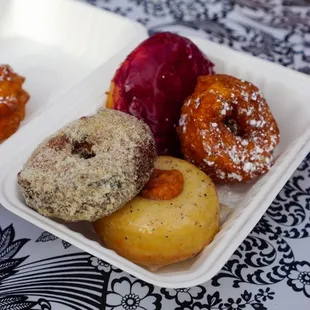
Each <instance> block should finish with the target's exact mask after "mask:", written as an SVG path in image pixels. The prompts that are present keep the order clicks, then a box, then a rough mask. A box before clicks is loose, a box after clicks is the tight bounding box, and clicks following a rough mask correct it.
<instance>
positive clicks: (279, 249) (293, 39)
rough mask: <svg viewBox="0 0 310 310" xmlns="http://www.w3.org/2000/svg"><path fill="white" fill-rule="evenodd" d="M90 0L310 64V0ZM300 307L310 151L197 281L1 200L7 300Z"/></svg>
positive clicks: (18, 309)
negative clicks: (102, 255)
mask: <svg viewBox="0 0 310 310" xmlns="http://www.w3.org/2000/svg"><path fill="white" fill-rule="evenodd" d="M84 1H86V0H84ZM88 2H90V3H91V4H92V5H96V6H98V7H101V8H103V9H107V10H110V11H113V12H116V13H118V14H121V15H125V16H127V17H129V18H132V19H136V20H138V21H140V22H141V23H143V24H144V25H146V26H147V27H148V29H149V31H150V33H153V32H158V31H163V30H169V31H173V32H178V33H181V34H193V33H195V35H200V36H203V37H205V38H208V39H210V40H212V41H215V42H219V43H221V44H225V45H228V46H231V47H232V48H234V49H237V50H242V51H245V52H248V53H251V54H253V55H255V56H257V57H261V58H265V59H268V60H270V61H274V62H277V63H280V64H282V65H285V66H288V67H290V68H293V69H296V70H299V71H301V72H304V73H306V74H310V1H309V0H97V1H96V0H88ZM309 104H310V103H309ZM293 308H294V309H298V310H308V309H310V155H308V157H307V158H306V159H305V160H304V161H303V163H301V165H300V166H299V168H298V169H297V170H296V172H295V173H294V175H293V176H292V177H291V179H290V180H289V181H288V182H287V184H286V185H285V187H284V188H283V190H282V191H281V192H280V193H279V195H278V196H277V198H276V199H275V201H274V202H273V203H272V205H271V206H270V208H269V209H268V211H267V212H266V214H265V215H264V216H263V218H262V219H261V220H260V222H259V223H258V224H257V226H256V227H255V229H254V230H253V231H252V233H251V234H250V235H249V236H248V238H247V239H246V240H245V241H244V242H243V244H242V245H241V246H240V247H239V249H238V250H237V251H236V252H235V254H234V255H233V256H232V257H231V259H230V260H229V261H228V263H227V264H226V266H225V267H224V268H223V269H222V270H221V271H220V273H219V274H218V275H217V276H216V277H214V278H213V279H212V280H211V281H209V282H208V283H205V284H203V285H200V286H197V287H193V288H184V289H178V290H174V289H164V288H160V287H154V286H152V285H150V284H147V283H144V282H142V281H140V280H138V279H136V278H134V277H132V276H130V275H129V274H126V273H124V272H122V271H121V270H118V269H116V268H114V267H113V266H110V265H109V264H107V263H105V262H103V261H100V260H98V259H97V258H95V257H92V256H91V255H89V254H87V253H84V252H81V251H80V250H79V249H77V248H74V247H73V246H71V245H70V244H68V243H66V242H64V241H62V240H59V239H57V238H56V237H55V236H53V235H51V234H49V233H47V232H44V231H42V230H40V229H39V228H37V227H35V226H33V225H32V224H30V223H28V222H25V221H24V220H22V219H20V218H18V217H16V216H15V215H13V214H11V213H9V212H8V211H6V210H5V209H4V208H3V207H1V206H0V310H26V309H38V310H39V309H41V310H43V309H44V310H67V309H76V310H99V309H100V310H101V309H109V310H155V309H163V310H172V309H175V310H181V309H184V310H199V309H205V310H211V309H212V310H216V309H221V310H224V309H225V310H241V309H244V310H246V309H256V310H265V309H268V310H275V309H276V310H286V309H293Z"/></svg>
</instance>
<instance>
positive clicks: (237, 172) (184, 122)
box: [178, 74, 280, 182]
mask: <svg viewBox="0 0 310 310" xmlns="http://www.w3.org/2000/svg"><path fill="white" fill-rule="evenodd" d="M178 133H179V137H180V140H181V147H182V152H183V154H184V157H185V158H186V159H187V160H189V161H190V162H192V163H194V164H196V165H197V166H198V167H200V168H201V169H202V170H203V171H204V172H205V173H207V174H208V175H209V176H210V177H211V178H212V179H213V180H215V181H218V182H243V181H247V180H250V179H253V178H254V177H257V176H259V175H262V174H264V173H266V172H267V171H268V170H269V169H270V167H271V165H272V164H273V150H274V148H275V147H276V145H277V144H278V143H279V139H280V133H279V128H278V126H277V123H276V121H275V119H274V117H273V115H272V112H271V110H270V109H269V106H268V104H267V102H266V100H265V99H264V97H263V95H262V94H261V92H260V91H259V90H258V88H257V87H256V86H254V85H253V84H251V83H249V82H246V81H243V80H239V79H237V78H235V77H232V76H228V75H222V74H216V75H210V76H201V77H199V78H198V83H197V86H196V88H195V91H194V93H193V94H192V95H191V96H189V97H188V98H187V99H186V100H185V103H184V105H183V107H182V112H181V117H180V121H179V127H178Z"/></svg>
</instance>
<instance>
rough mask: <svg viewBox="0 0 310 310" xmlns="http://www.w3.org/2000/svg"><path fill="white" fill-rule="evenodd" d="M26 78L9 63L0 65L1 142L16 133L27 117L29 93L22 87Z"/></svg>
mask: <svg viewBox="0 0 310 310" xmlns="http://www.w3.org/2000/svg"><path fill="white" fill-rule="evenodd" d="M24 81H25V78H23V77H22V76H20V75H18V74H17V73H15V72H14V71H13V70H12V68H11V67H10V66H8V65H0V143H1V142H3V141H4V140H5V139H7V138H8V137H10V136H11V135H12V134H13V133H15V132H16V131H17V129H18V127H19V125H20V122H21V121H22V120H23V119H24V117H25V105H26V103H27V101H28V100H29V95H28V93H27V92H25V91H24V90H23V89H22V84H23V83H24Z"/></svg>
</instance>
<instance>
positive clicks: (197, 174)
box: [94, 156, 219, 269]
mask: <svg viewBox="0 0 310 310" xmlns="http://www.w3.org/2000/svg"><path fill="white" fill-rule="evenodd" d="M154 174H155V176H154ZM180 176H181V177H180ZM171 193H172V194H173V196H175V197H174V198H170V197H169V195H170V194H171ZM152 195H153V196H152ZM142 196H144V197H141V195H139V196H137V197H135V198H134V199H133V200H131V201H130V202H128V203H127V204H126V205H125V206H124V207H123V208H121V209H120V210H118V211H117V212H115V213H113V214H111V215H110V216H108V217H105V218H102V219H100V220H98V221H96V222H95V223H94V227H95V230H96V231H97V233H98V234H99V235H100V236H101V238H102V240H103V243H104V244H105V246H107V247H108V248H110V249H112V250H114V251H115V252H117V253H118V254H119V255H121V256H123V257H125V258H127V259H129V260H131V261H133V262H135V263H137V264H140V265H144V266H147V267H149V268H151V269H156V268H159V267H162V266H165V265H169V264H172V263H175V262H179V261H183V260H186V259H187V258H190V257H193V256H195V255H197V254H198V253H199V252H200V251H202V250H203V249H204V247H205V246H206V245H207V244H209V243H210V242H211V241H212V240H213V237H214V235H215V234H216V233H217V231H218V229H219V203H218V197H217V193H216V190H215V187H214V184H213V183H212V181H211V179H210V178H209V177H208V176H207V175H206V174H205V173H203V172H202V171H201V170H199V169H198V168H196V167H195V166H194V165H192V164H190V163H188V162H186V161H184V160H181V159H177V158H173V157H168V156H160V157H158V158H157V161H156V163H155V171H154V173H153V176H152V177H151V179H150V181H149V182H148V183H147V184H146V186H145V188H144V190H143V191H142ZM145 196H147V197H151V196H152V198H153V199H149V198H145ZM156 196H157V199H156ZM160 198H161V199H162V200H161V199H160ZM169 198H170V199H169Z"/></svg>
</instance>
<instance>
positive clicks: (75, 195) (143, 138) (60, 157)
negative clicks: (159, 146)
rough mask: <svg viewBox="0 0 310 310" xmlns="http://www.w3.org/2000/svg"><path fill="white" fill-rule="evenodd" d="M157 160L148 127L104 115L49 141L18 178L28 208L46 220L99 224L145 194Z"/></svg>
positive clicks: (114, 114) (132, 119) (75, 125)
mask: <svg viewBox="0 0 310 310" xmlns="http://www.w3.org/2000/svg"><path fill="white" fill-rule="evenodd" d="M155 159H156V148H155V141H154V138H153V135H152V133H151V130H150V129H149V127H148V126H147V125H146V124H145V123H143V122H142V121H140V120H138V119H137V118H135V117H133V116H130V115H128V114H125V113H123V112H120V111H116V110H108V109H104V110H102V111H100V112H98V113H97V114H95V115H93V116H89V117H82V118H81V119H79V120H76V121H73V122H71V123H70V124H68V125H67V126H65V127H64V128H62V129H60V130H59V131H58V132H56V133H55V134H53V135H52V136H50V137H48V138H47V139H45V140H44V141H43V142H42V143H41V144H40V145H39V146H38V147H37V148H36V149H35V151H34V152H33V154H32V155H31V157H30V158H29V159H28V161H27V162H26V164H25V166H24V167H23V169H22V171H21V172H20V173H19V174H18V184H19V186H20V189H21V192H22V194H23V196H24V198H25V200H26V203H27V205H28V206H29V207H31V208H33V209H35V210H37V211H38V212H39V213H41V214H43V215H45V216H48V217H56V218H60V219H63V220H65V221H71V222H73V221H80V220H87V221H95V220H97V219H99V218H102V217H103V216H106V215H108V214H110V213H112V212H114V211H116V210H118V209H119V208H121V207H122V206H123V205H124V204H125V203H127V202H128V201H129V200H131V199H132V198H133V197H134V196H136V195H137V194H138V193H139V192H140V190H141V189H142V187H143V186H144V185H145V183H146V182H147V181H148V179H149V177H150V175H151V173H152V172H153V167H154V163H155Z"/></svg>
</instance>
